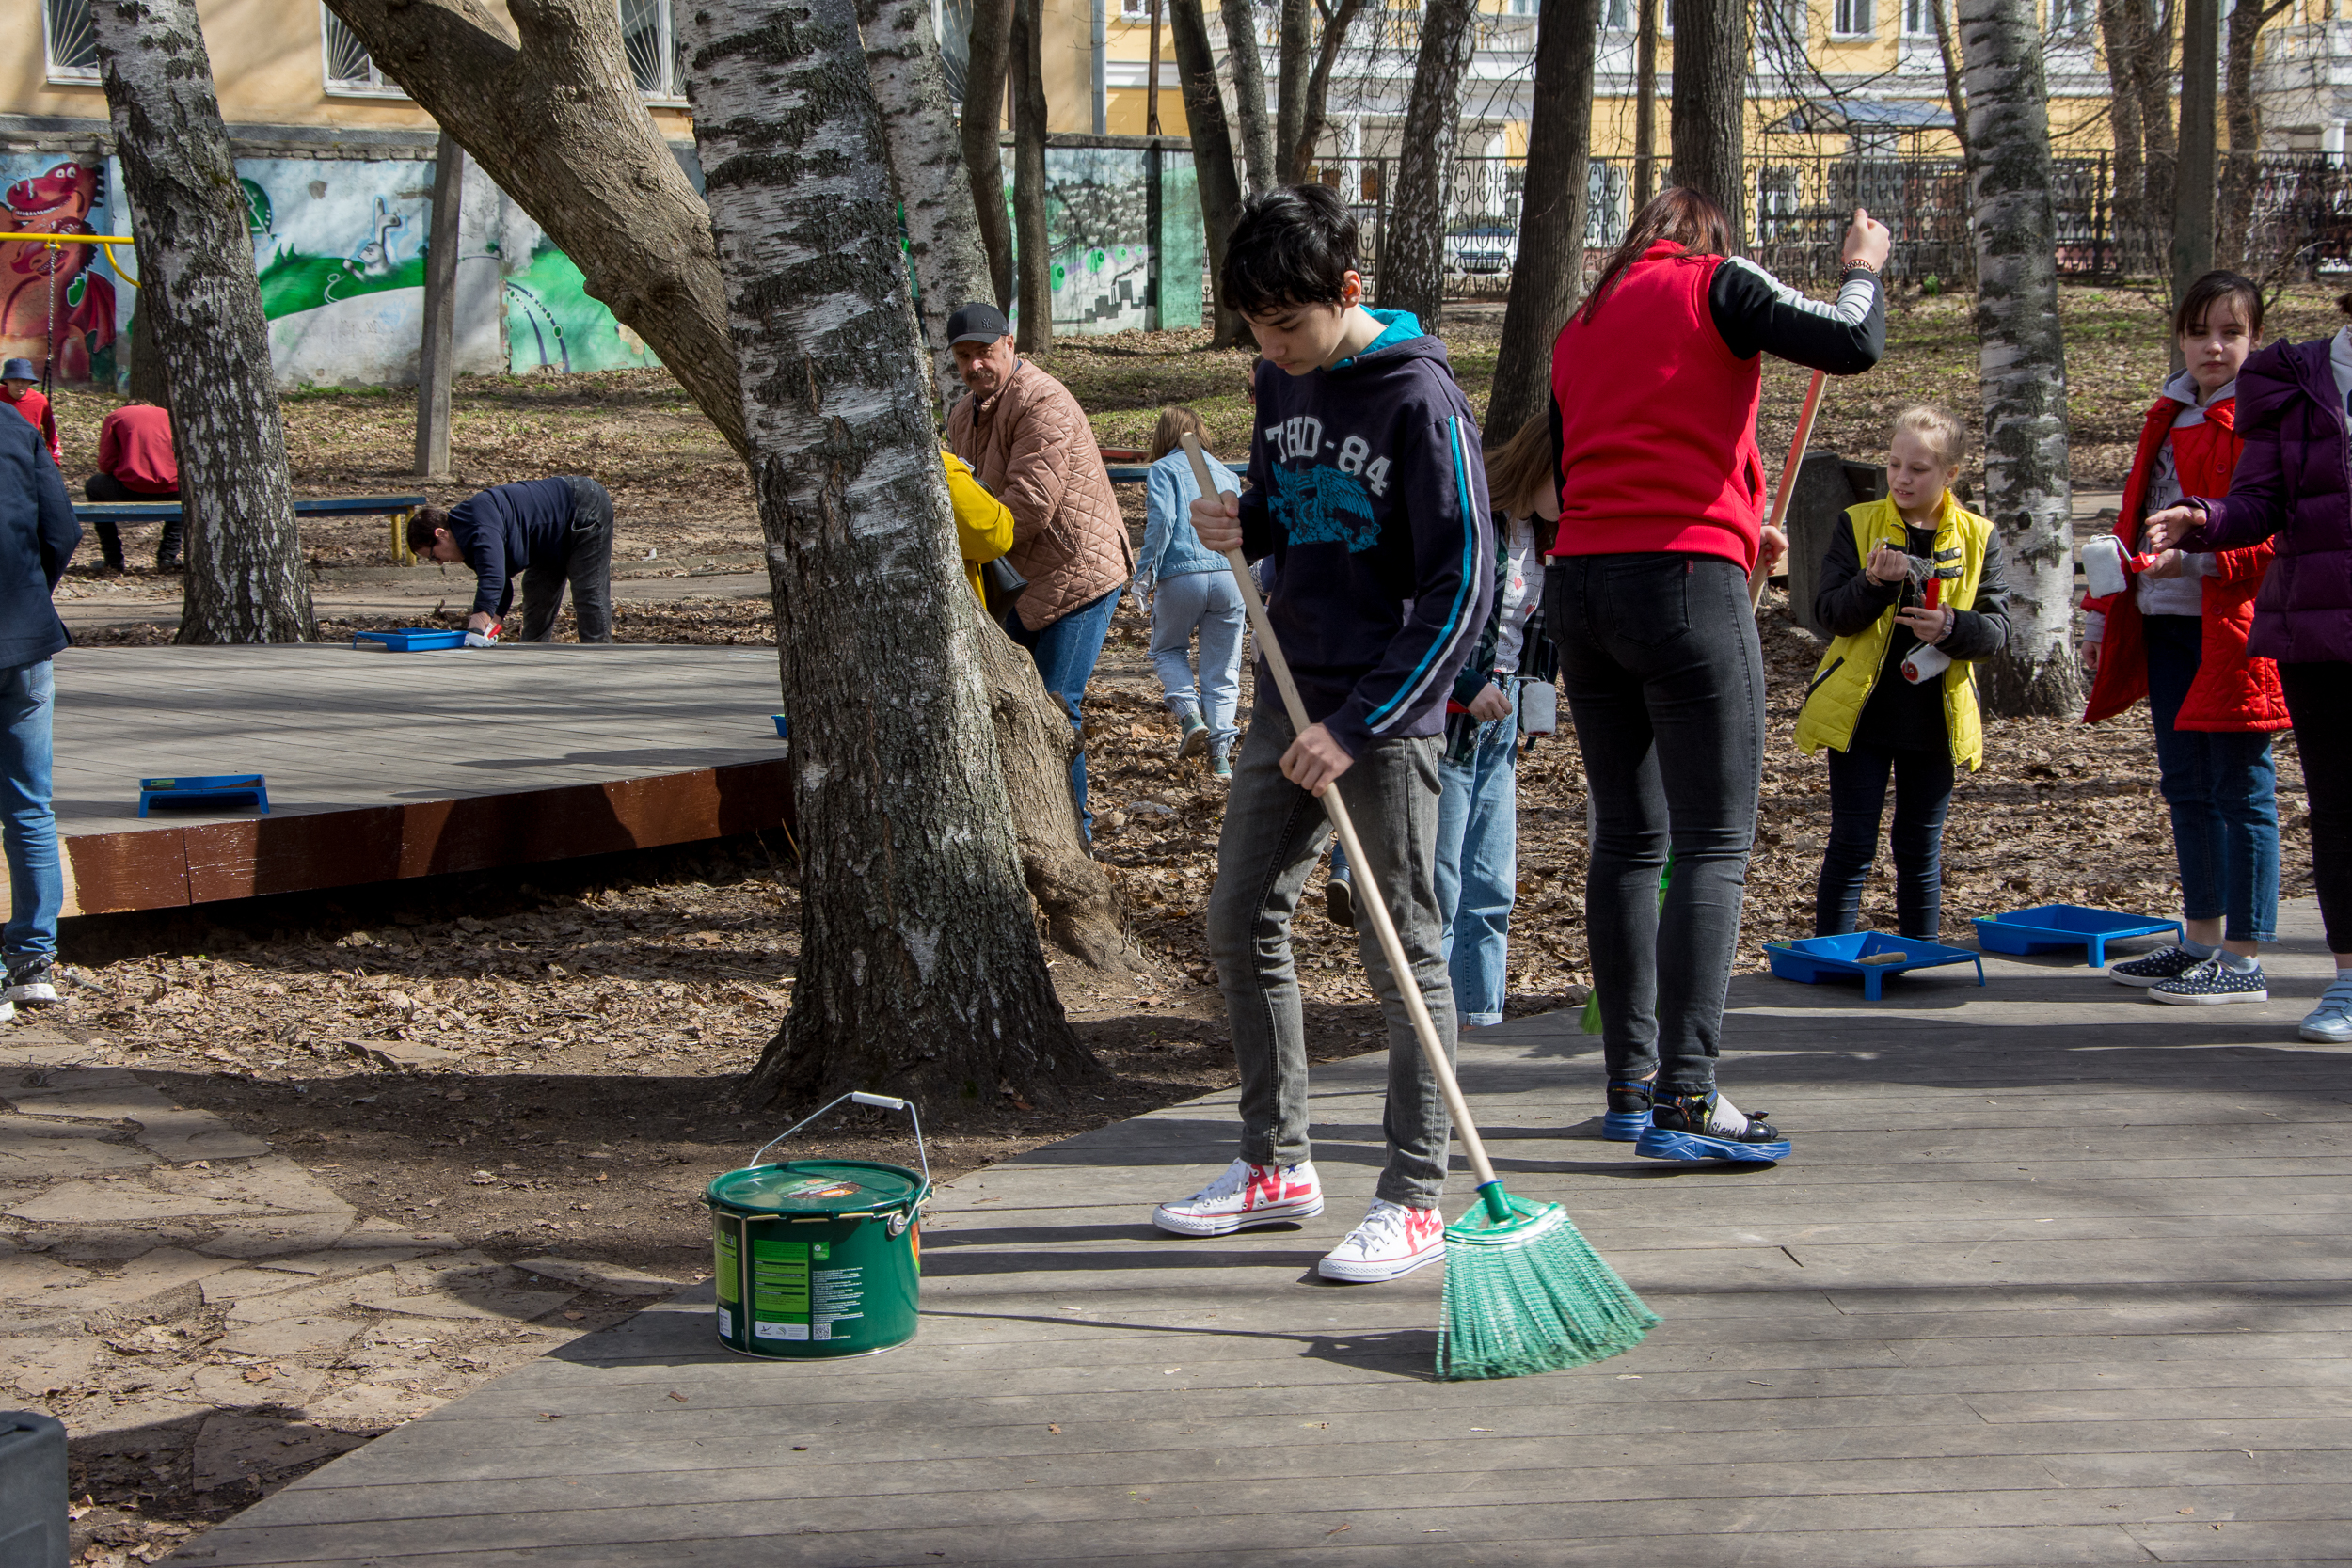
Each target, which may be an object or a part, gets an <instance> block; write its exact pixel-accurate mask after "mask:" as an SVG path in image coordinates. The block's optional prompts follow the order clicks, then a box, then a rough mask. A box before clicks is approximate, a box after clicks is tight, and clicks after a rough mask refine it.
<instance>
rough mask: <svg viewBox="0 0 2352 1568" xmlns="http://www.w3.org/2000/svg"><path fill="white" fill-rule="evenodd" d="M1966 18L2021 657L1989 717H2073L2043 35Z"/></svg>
mask: <svg viewBox="0 0 2352 1568" xmlns="http://www.w3.org/2000/svg"><path fill="white" fill-rule="evenodd" d="M1959 9H1960V42H1961V53H1962V58H1963V60H1964V61H1965V63H1966V71H1967V88H1968V141H1969V146H1970V147H1972V148H1973V149H1974V150H1975V154H1976V172H1975V177H1974V187H1975V188H1974V207H1975V218H1976V221H1975V225H1974V227H1975V230H1976V247H1977V341H1978V343H1979V350H1978V372H1979V377H1980V378H1981V381H1982V385H1983V389H1984V499H1985V505H1984V511H1985V514H1986V515H1988V516H1990V517H1991V518H1992V519H1993V522H1994V526H1995V527H1997V528H1998V529H1999V530H2000V533H2001V547H2002V549H2003V551H2004V552H2005V554H2006V555H2007V558H2008V565H2009V583H2010V590H2011V597H2010V620H2011V623H2012V625H2013V626H2014V628H2015V629H2014V631H2013V633H2012V635H2011V636H2010V645H2009V650H2008V652H2006V653H2005V654H2003V655H2001V656H2000V657H1996V658H1994V659H1990V660H1988V661H1986V664H1985V665H1984V667H1983V669H1984V673H1985V675H1986V676H1987V677H1988V678H1987V679H1986V680H1985V682H1984V685H1985V688H1986V692H1985V695H1986V705H1987V706H1988V707H1989V708H1990V709H1991V710H1992V711H1993V712H1994V713H1997V714H2003V715H2008V716H2011V717H2016V716H2022V715H2041V716H2045V717H2057V716H2059V715H2071V714H2074V713H2079V712H2080V711H2081V708H2082V683H2081V678H2080V676H2079V674H2078V673H2077V670H2078V666H2077V665H2076V663H2075V660H2074V528H2073V523H2072V519H2071V512H2072V507H2071V506H2070V504H2069V497H2068V492H2067V450H2066V343H2065V340H2064V339H2063V338H2062V337H2061V336H2060V334H2059V331H2058V256H2057V249H2056V243H2055V242H2056V228H2057V225H2056V221H2055V219H2054V216H2053V214H2052V211H2051V204H2050V117H2049V104H2048V98H2047V87H2046V86H2045V85H2044V81H2043V77H2042V33H2041V30H2040V28H2039V26H2038V25H2037V24H2036V22H2035V18H2034V5H2033V0H1960V7H1959Z"/></svg>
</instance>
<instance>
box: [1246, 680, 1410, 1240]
mask: <svg viewBox="0 0 2352 1568" xmlns="http://www.w3.org/2000/svg"><path fill="white" fill-rule="evenodd" d="M1272 684H1273V683H1272V682H1268V683H1267V686H1268V690H1267V692H1266V700H1265V701H1263V702H1261V703H1260V704H1259V705H1258V707H1257V710H1256V711H1255V712H1254V713H1252V714H1251V715H1250V717H1249V731H1248V734H1247V735H1245V736H1243V737H1242V743H1241V755H1240V756H1239V757H1237V758H1236V759H1234V763H1233V782H1232V786H1231V787H1230V789H1229V790H1228V791H1227V793H1226V797H1225V826H1224V830H1223V832H1222V833H1221V834H1220V836H1219V837H1218V840H1217V846H1216V891H1215V892H1213V893H1211V894H1210V895H1209V956H1210V957H1211V958H1214V959H1215V960H1216V973H1217V980H1218V982H1219V984H1220V985H1222V987H1223V988H1224V991H1225V1014H1226V1018H1227V1020H1228V1022H1230V1023H1231V1024H1232V1030H1233V1058H1234V1061H1235V1064H1236V1065H1237V1066H1238V1067H1239V1068H1240V1069H1241V1153H1242V1158H1243V1159H1245V1160H1248V1161H1249V1162H1251V1163H1252V1164H1261V1165H1263V1164H1292V1163H1293V1162H1295V1161H1298V1160H1304V1159H1306V1158H1308V1157H1309V1155H1310V1153H1311V1150H1310V1148H1309V1147H1308V1142H1307V1128H1308V1121H1309V1116H1308V1106H1307V1032H1306V1025H1305V1022H1304V1020H1303V1018H1302V1016H1301V1014H1300V1011H1299V999H1298V969H1297V965H1296V964H1295V961H1294V960H1293V958H1292V957H1291V916H1292V915H1293V914H1294V913H1295V911H1297V909H1298V896H1299V894H1300V893H1301V892H1303V891H1304V890H1305V888H1306V886H1307V874H1308V873H1309V872H1311V871H1312V870H1313V869H1314V864H1315V862H1316V860H1317V859H1318V858H1320V856H1321V855H1322V853H1323V846H1324V844H1325V842H1326V841H1327V840H1328V839H1329V838H1330V837H1331V820H1330V818H1329V817H1327V816H1325V815H1324V812H1323V802H1322V801H1320V800H1316V799H1315V798H1314V797H1313V796H1311V795H1310V794H1308V793H1307V792H1306V791H1305V790H1303V789H1301V788H1299V787H1298V786H1297V785H1296V784H1293V783H1291V782H1290V781H1289V780H1288V779H1286V778H1284V777H1282V766H1281V764H1282V753H1283V752H1286V751H1288V750H1289V749H1290V744H1291V741H1292V740H1293V739H1295V737H1296V736H1295V731H1293V730H1292V728H1291V721H1290V717H1289V716H1288V715H1287V714H1285V713H1284V712H1283V711H1282V709H1281V707H1280V706H1279V704H1277V703H1275V701H1274V696H1273V692H1272V690H1271V687H1272ZM1442 745H1443V741H1442V739H1441V738H1440V737H1439V736H1425V737H1423V738H1422V739H1418V740H1381V741H1375V742H1374V743H1373V744H1372V745H1371V746H1369V747H1366V748H1365V750H1364V752H1363V754H1362V755H1360V756H1359V757H1358V758H1357V759H1356V761H1355V763H1354V764H1353V765H1352V766H1350V767H1349V768H1348V770H1347V772H1346V773H1345V774H1344V775H1343V776H1342V778H1341V780H1340V782H1339V785H1338V788H1339V791H1340V795H1341V798H1342V799H1343V800H1345V801H1346V802H1347V810H1348V816H1349V818H1350V819H1351V820H1352V821H1353V822H1354V823H1355V824H1356V833H1357V837H1358V838H1359V840H1361V842H1362V844H1363V849H1364V855H1365V858H1366V859H1367V860H1369V861H1370V862H1371V863H1372V875H1373V879H1374V880H1375V882H1377V883H1378V884H1379V887H1380V895H1381V896H1382V897H1383V898H1385V899H1387V900H1388V908H1389V914H1390V918H1391V919H1392V920H1394V921H1395V922H1396V935H1397V940H1398V941H1399V942H1402V943H1403V944H1404V947H1405V955H1406V959H1407V960H1408V961H1409V962H1410V963H1411V964H1412V967H1413V974H1412V980H1413V983H1414V985H1416V986H1417V987H1419V988H1420V990H1421V999H1422V1004H1423V1005H1424V1006H1427V1007H1428V1009H1429V1019H1430V1022H1432V1023H1434V1024H1436V1025H1437V1029H1438V1039H1440V1040H1442V1041H1443V1042H1444V1044H1445V1048H1446V1053H1447V1056H1448V1058H1449V1059H1451V1058H1452V1055H1453V1053H1454V982H1453V980H1452V979H1451V978H1450V977H1449V976H1448V974H1447V973H1446V961H1445V953H1444V949H1443V947H1442V946H1441V945H1440V942H1439V930H1440V921H1439V917H1438V889H1437V882H1436V879H1435V875H1434V872H1435V866H1436V862H1437V854H1438V750H1439V748H1440V747H1441V746H1442ZM1365 907H1366V906H1364V905H1363V904H1360V903H1359V906H1358V911H1359V912H1358V915H1357V921H1356V946H1357V949H1358V951H1359V953H1361V954H1362V956H1363V962H1364V970H1365V974H1366V976H1367V977H1368V978H1369V979H1370V980H1371V981H1372V989H1373V990H1374V992H1375V994H1376V995H1377V996H1378V997H1379V998H1380V1011H1381V1013H1382V1015H1383V1016H1384V1017H1385V1018H1386V1019H1387V1021H1388V1026H1389V1094H1388V1103H1387V1109H1386V1110H1385V1111H1384V1112H1383V1114H1382V1116H1381V1121H1380V1128H1381V1132H1382V1133H1383V1134H1384V1135H1385V1136H1386V1137H1387V1139H1388V1146H1389V1152H1388V1163H1387V1164H1386V1165H1384V1166H1383V1167H1382V1169H1381V1172H1380V1180H1379V1182H1378V1184H1377V1186H1376V1187H1375V1193H1376V1194H1377V1195H1378V1196H1381V1197H1384V1198H1387V1199H1388V1200H1389V1201H1390V1202H1391V1203H1401V1204H1403V1205H1404V1206H1405V1207H1406V1208H1407V1209H1434V1208H1436V1207H1438V1195H1439V1193H1440V1191H1441V1190H1442V1189H1443V1187H1444V1186H1445V1166H1446V1139H1447V1137H1448V1136H1449V1135H1450V1133H1451V1132H1452V1118H1451V1117H1449V1116H1448V1114H1447V1112H1446V1107H1445V1098H1444V1096H1443V1095H1441V1094H1439V1093H1438V1080H1437V1076H1436V1074H1434V1073H1432V1072H1431V1071H1430V1070H1429V1063H1428V1061H1427V1059H1426V1058H1424V1057H1423V1056H1422V1053H1421V1042H1420V1041H1419V1040H1418V1039H1417V1038H1415V1037H1414V1035H1413V1025H1412V1020H1411V1018H1410V1016H1409V1015H1408V1014H1407V1013H1406V1010H1405V1002H1404V996H1403V993H1402V992H1400V991H1399V990H1397V989H1396V980H1395V976H1394V975H1392V974H1391V973H1390V970H1389V963H1388V959H1387V958H1386V957H1385V956H1384V955H1383V954H1382V953H1381V951H1380V940H1379V938H1378V937H1376V936H1375V935H1374V934H1373V928H1372V920H1371V917H1370V916H1369V915H1367V914H1364V913H1363V912H1361V911H1363V909H1364V908H1365Z"/></svg>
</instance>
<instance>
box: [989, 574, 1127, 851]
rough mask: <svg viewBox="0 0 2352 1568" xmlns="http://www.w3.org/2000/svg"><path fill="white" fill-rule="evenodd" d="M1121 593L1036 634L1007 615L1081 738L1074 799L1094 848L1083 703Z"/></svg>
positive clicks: (1009, 631) (1010, 632) (1008, 626)
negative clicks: (1088, 796) (1079, 705)
mask: <svg viewBox="0 0 2352 1568" xmlns="http://www.w3.org/2000/svg"><path fill="white" fill-rule="evenodd" d="M1119 594H1120V590H1119V589H1116V588H1114V589H1112V590H1111V591H1110V592H1109V593H1107V594H1104V595H1103V596H1102V597H1101V598H1099V599H1096V600H1094V601H1093V602H1092V603H1091V604H1083V605H1080V606H1079V607H1078V608H1077V609H1075V610H1072V611H1071V612H1070V613H1069V614H1067V615H1065V616H1063V617H1062V618H1061V619H1060V620H1058V621H1055V622H1052V623H1050V624H1049V625H1046V626H1040V627H1038V629H1037V630H1035V631H1031V630H1030V629H1029V628H1028V627H1026V626H1023V625H1022V624H1021V616H1020V614H1019V613H1018V612H1017V611H1016V612H1015V613H1013V614H1010V615H1008V616H1007V617H1005V633H1006V635H1007V636H1009V637H1010V638H1011V639H1012V640H1013V641H1015V642H1016V643H1018V644H1020V645H1021V646H1022V647H1024V648H1026V649H1028V650H1029V657H1031V658H1034V659H1036V660H1037V673H1038V678H1039V679H1041V680H1042V681H1043V682H1044V683H1045V689H1046V691H1047V693H1048V694H1049V695H1051V696H1052V697H1053V699H1054V700H1055V701H1056V702H1057V703H1059V704H1061V706H1062V711H1063V712H1064V713H1067V714H1068V715H1070V727H1071V728H1072V729H1073V730H1075V731H1076V732H1077V734H1078V753H1077V755H1075V756H1073V757H1072V758H1071V759H1070V798H1071V799H1072V800H1073V801H1075V802H1076V803H1077V807H1078V831H1079V832H1080V833H1082V834H1083V835H1084V836H1085V838H1086V841H1087V842H1088V843H1089V844H1091V843H1093V842H1094V813H1092V812H1091V811H1089V810H1088V809H1087V748H1086V721H1085V719H1084V718H1083V717H1082V716H1081V715H1080V714H1079V711H1078V703H1079V700H1080V699H1081V698H1083V697H1085V696H1086V694H1087V682H1088V681H1089V680H1091V679H1092V678H1093V676H1094V661H1095V660H1096V659H1098V658H1101V657H1103V639H1104V637H1106V636H1108V635H1109V634H1110V629H1111V611H1112V610H1117V609H1118V608H1119Z"/></svg>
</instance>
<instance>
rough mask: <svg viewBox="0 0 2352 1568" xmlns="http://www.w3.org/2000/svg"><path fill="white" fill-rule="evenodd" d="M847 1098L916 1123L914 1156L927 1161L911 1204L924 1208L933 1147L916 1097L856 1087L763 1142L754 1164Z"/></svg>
mask: <svg viewBox="0 0 2352 1568" xmlns="http://www.w3.org/2000/svg"><path fill="white" fill-rule="evenodd" d="M842 1101H856V1102H857V1103H858V1104H860V1105H871V1106H873V1107H874V1108H875V1109H876V1110H878V1111H904V1112H905V1113H906V1114H907V1119H908V1120H909V1121H911V1122H913V1123H914V1157H915V1159H917V1160H918V1161H920V1162H921V1163H922V1165H923V1190H922V1191H921V1192H920V1193H918V1194H917V1195H915V1199H914V1203H913V1204H912V1205H910V1208H911V1209H919V1208H921V1207H922V1206H923V1205H924V1204H925V1203H926V1202H928V1201H929V1200H930V1196H931V1157H930V1151H929V1150H928V1149H926V1148H924V1147H923V1118H922V1117H921V1116H920V1115H919V1114H918V1113H917V1112H916V1111H915V1109H914V1101H912V1100H900V1099H898V1098H897V1097H896V1096H894V1095H887V1094H867V1093H866V1091H864V1090H863V1089H852V1090H850V1092H849V1093H848V1094H845V1095H843V1096H841V1097H840V1099H838V1100H834V1101H830V1102H828V1103H826V1104H824V1105H820V1106H818V1108H817V1109H816V1110H814V1111H811V1112H810V1113H809V1114H808V1115H806V1116H804V1117H802V1118H801V1119H800V1120H798V1121H796V1122H794V1123H793V1124H792V1125H791V1126H789V1127H787V1128H786V1129H785V1130H784V1131H783V1132H779V1133H777V1134H776V1135H775V1136H774V1137H772V1138H771V1139H769V1140H768V1141H767V1142H766V1143H764V1144H762V1145H760V1146H759V1152H758V1153H757V1154H755V1155H753V1156H752V1160H751V1163H752V1164H753V1165H755V1166H756V1165H757V1164H760V1162H761V1161H763V1160H765V1159H766V1158H767V1157H768V1151H769V1150H770V1149H771V1148H775V1147H776V1145H778V1144H780V1143H782V1142H784V1140H785V1139H787V1138H788V1137H790V1136H791V1135H792V1134H793V1133H795V1132H799V1131H800V1130H801V1129H802V1128H803V1127H806V1126H807V1125H808V1124H809V1123H810V1122H812V1121H815V1120H816V1119H817V1118H818V1117H821V1116H823V1115H824V1114H825V1113H826V1112H828V1111H831V1110H832V1109H833V1108H834V1106H835V1105H838V1104H840V1103H841V1102H842Z"/></svg>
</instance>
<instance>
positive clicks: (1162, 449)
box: [1152, 408, 1209, 463]
mask: <svg viewBox="0 0 2352 1568" xmlns="http://www.w3.org/2000/svg"><path fill="white" fill-rule="evenodd" d="M1186 435H1190V436H1192V438H1193V439H1194V440H1196V441H1198V442H1200V450H1201V451H1208V450H1209V427H1208V426H1207V425H1205V424H1203V423H1201V422H1200V415H1198V414H1196V413H1194V412H1193V411H1192V410H1191V409H1189V408H1163V409H1161V410H1160V422H1159V424H1158V425H1157V426H1155V427H1154V428H1153V429H1152V462H1154V463H1157V462H1158V461H1159V460H1160V459H1161V458H1163V457H1166V456H1167V455H1168V453H1169V452H1171V451H1175V450H1176V449H1177V448H1178V447H1181V446H1183V445H1184V437H1185V436H1186Z"/></svg>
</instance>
